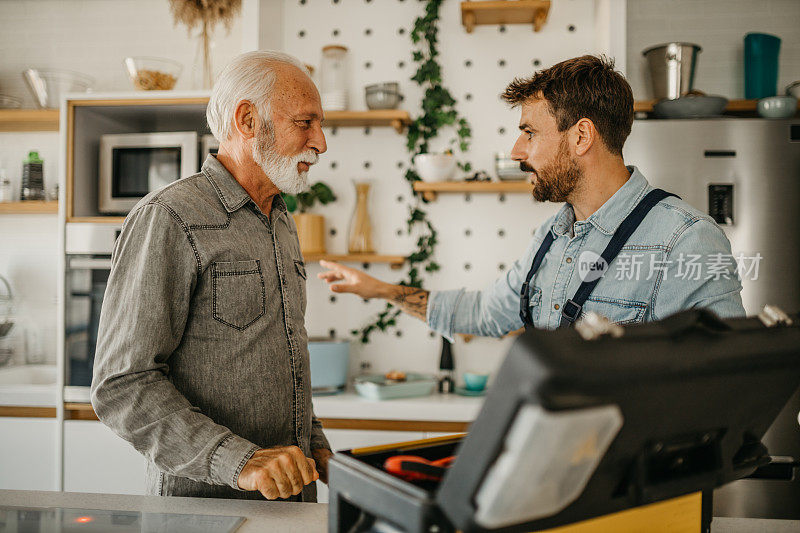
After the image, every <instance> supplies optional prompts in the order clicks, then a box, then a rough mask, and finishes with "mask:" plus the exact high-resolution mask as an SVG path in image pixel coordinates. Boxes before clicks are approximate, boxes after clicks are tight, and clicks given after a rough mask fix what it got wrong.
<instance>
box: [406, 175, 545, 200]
mask: <svg viewBox="0 0 800 533" xmlns="http://www.w3.org/2000/svg"><path fill="white" fill-rule="evenodd" d="M414 191H416V192H421V193H422V197H423V198H425V199H426V200H428V201H433V200H436V197H437V196H438V195H439V194H453V193H461V194H513V193H528V194H529V193H530V192H531V184H530V182H529V181H527V180H521V181H439V182H431V181H416V182H414Z"/></svg>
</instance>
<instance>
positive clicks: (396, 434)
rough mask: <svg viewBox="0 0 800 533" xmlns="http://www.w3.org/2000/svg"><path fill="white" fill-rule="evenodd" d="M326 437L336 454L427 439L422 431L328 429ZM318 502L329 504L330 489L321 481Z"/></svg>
mask: <svg viewBox="0 0 800 533" xmlns="http://www.w3.org/2000/svg"><path fill="white" fill-rule="evenodd" d="M325 436H327V437H328V442H330V445H331V449H332V450H333V451H334V452H335V451H336V450H349V449H350V448H361V447H364V446H378V445H381V444H392V443H394V442H403V441H407V440H419V439H423V438H425V433H423V432H421V431H365V430H360V429H327V430H325ZM317 501H318V502H320V503H328V487H327V486H326V485H325V484H324V483H322V482H320V481H317Z"/></svg>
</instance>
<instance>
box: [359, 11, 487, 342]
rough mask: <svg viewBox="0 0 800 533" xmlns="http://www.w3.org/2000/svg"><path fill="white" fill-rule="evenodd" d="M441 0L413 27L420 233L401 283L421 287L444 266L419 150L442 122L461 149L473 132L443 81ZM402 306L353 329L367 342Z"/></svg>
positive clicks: (411, 141) (409, 176) (393, 321)
mask: <svg viewBox="0 0 800 533" xmlns="http://www.w3.org/2000/svg"><path fill="white" fill-rule="evenodd" d="M442 1H443V0H426V2H425V14H424V15H422V16H421V17H418V18H417V19H416V20H415V21H414V28H413V30H412V31H411V42H412V43H413V44H414V52H413V59H414V62H415V63H416V64H417V70H416V72H415V74H414V76H413V77H412V78H411V80H412V81H414V82H416V83H417V84H418V85H419V86H420V87H422V88H423V89H424V91H425V92H424V96H423V98H422V102H421V103H422V106H421V107H422V114H421V115H419V116H418V117H416V118H415V119H414V121H413V122H412V123H411V124H410V125H409V127H408V132H407V134H406V148H407V149H408V152H409V154H410V156H411V161H412V164H411V165H410V166H409V168H408V170H407V171H406V173H405V179H406V181H407V182H408V185H409V187H411V193H412V196H413V197H414V198H415V199H416V200H417V201H416V202H415V203H414V204H412V205H410V206H409V217H408V220H407V221H406V229H407V231H408V233H409V234H411V232H412V231H414V230H418V231H419V237H418V238H417V248H416V250H415V251H414V252H412V253H411V254H410V255H409V256H408V257H407V258H406V259H407V261H408V265H409V269H408V275H407V277H406V279H404V280H402V281H400V282H399V284H400V285H405V286H408V287H417V288H422V277H421V276H420V274H421V271H422V270H424V271H425V272H436V271H437V270H439V268H440V266H439V264H438V263H437V262H436V261H435V260H434V258H433V255H434V252H435V250H436V245H437V244H438V243H439V241H438V234H437V232H436V229H435V228H434V227H433V224H431V221H430V219H429V218H428V214H427V212H426V211H423V210H422V209H420V202H422V204H423V205H424V204H425V203H427V200H425V199H424V198H423V197H422V195H421V194H420V193H418V192H416V191H414V189H413V186H414V182H415V181H420V179H421V178H420V177H419V175H418V174H417V172H416V170H414V167H413V160H414V156H416V155H417V154H423V153H427V152H428V149H429V144H428V143H429V141H431V140H432V139H434V138H436V137H437V136H438V135H439V132H440V129H442V128H446V127H451V128H453V129H455V137H454V138H453V139H452V140H451V141H450V144H451V146H452V145H455V144H457V146H458V149H460V150H461V152H466V151H467V150H468V149H469V142H470V139H471V137H472V131H471V129H470V126H469V123H468V122H467V120H466V119H465V118H463V117H459V115H458V111H456V108H455V105H456V100H455V98H453V96H452V95H451V94H450V91H448V90H447V89H446V88H445V87H444V86H443V85H442V68H441V66H440V65H439V62H438V61H437V58H438V56H439V50H438V49H437V45H438V34H439V26H438V22H439V8H440V7H441V5H442ZM458 167H459V168H460V169H461V170H462V171H463V172H469V171H471V170H472V168H471V165H470V164H469V163H462V162H459V163H458ZM400 312H401V311H400V309H398V308H396V307H395V306H393V305H392V304H390V303H387V304H386V307H385V308H384V309H383V311H381V312H380V313H378V314H377V315H376V317H375V318H374V320H373V321H372V322H370V323H369V324H367V325H365V326H364V327H362V328H361V329H360V330H358V329H356V330H353V331H352V334H353V335H358V336H359V337H360V340H361V342H362V343H367V342H369V338H370V335H372V334H373V333H376V332H378V331H381V332H383V331H386V330H388V329H389V328H392V327H394V326H396V325H397V316H398V315H399V314H400Z"/></svg>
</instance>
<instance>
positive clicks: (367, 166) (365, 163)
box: [364, 161, 372, 168]
mask: <svg viewBox="0 0 800 533" xmlns="http://www.w3.org/2000/svg"><path fill="white" fill-rule="evenodd" d="M371 166H372V163H370V162H369V161H364V168H369V167H371Z"/></svg>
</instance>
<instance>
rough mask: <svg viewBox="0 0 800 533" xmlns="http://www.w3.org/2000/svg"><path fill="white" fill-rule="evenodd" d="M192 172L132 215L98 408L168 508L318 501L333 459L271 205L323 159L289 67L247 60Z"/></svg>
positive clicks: (305, 95)
mask: <svg viewBox="0 0 800 533" xmlns="http://www.w3.org/2000/svg"><path fill="white" fill-rule="evenodd" d="M206 114H207V119H208V124H209V126H210V128H211V131H212V133H213V134H214V136H215V137H216V138H217V139H218V140H219V142H220V148H219V154H218V155H217V157H216V158H215V157H213V156H209V157H208V159H206V161H205V163H203V167H202V170H201V172H200V173H198V174H195V175H193V176H189V177H186V178H184V179H181V180H179V181H177V182H175V183H173V184H171V185H169V186H167V187H164V188H163V189H161V190H158V191H155V192H153V193H151V194H149V195H148V196H146V197H145V198H144V199H143V200H142V201H141V202H139V203H138V205H137V206H136V207H135V208H134V209H133V210H132V211H131V212H130V214H129V215H128V217H127V219H126V220H125V223H124V225H123V228H122V233H121V234H120V237H119V239H118V240H117V244H116V246H115V249H114V254H113V257H112V267H111V275H110V277H109V279H108V287H107V289H106V294H105V299H104V301H103V310H102V316H101V319H100V330H99V333H98V342H97V356H96V360H95V367H94V380H93V382H92V405H93V406H94V409H95V411H96V412H97V415H98V417H99V418H100V420H102V421H103V422H104V423H105V424H106V425H108V426H109V427H110V428H111V429H112V430H114V431H115V432H116V433H117V434H118V435H119V436H121V437H122V438H124V439H125V440H127V441H128V442H130V443H131V444H132V445H133V446H134V447H135V448H136V449H137V450H138V451H139V452H141V453H142V454H143V455H145V457H147V459H148V467H147V489H148V492H149V493H151V494H159V495H164V496H198V497H219V498H245V499H258V498H262V496H263V497H264V498H268V499H277V498H281V499H290V500H293V501H299V500H302V501H315V500H316V490H315V485H314V481H315V480H316V479H318V478H321V479H322V480H323V481H326V467H327V461H328V457H329V456H330V455H331V452H330V447H329V445H328V442H327V440H326V439H325V436H324V435H323V432H322V426H321V424H320V423H319V421H318V420H317V419H316V418H315V416H314V414H313V412H312V406H311V390H310V382H309V363H308V349H307V340H308V339H307V335H306V330H305V325H304V314H305V306H306V289H305V285H306V271H305V266H304V264H303V257H302V255H301V254H300V247H299V244H298V241H297V230H296V228H295V226H294V223H293V221H292V217H291V216H289V215H288V214H287V211H286V206H285V205H284V203H283V201H282V199H281V197H280V194H279V193H280V192H287V193H298V192H301V191H303V190H304V189H305V188H306V187H307V184H306V174H307V171H308V169H309V167H310V166H311V165H313V164H314V163H316V162H317V157H318V155H319V154H321V153H323V152H325V150H326V144H325V136H324V135H323V133H322V128H321V121H322V108H321V105H320V98H319V94H318V92H317V89H316V87H315V86H314V83H313V82H312V81H311V79H310V78H309V77H308V75H307V72H306V69H305V67H304V66H303V64H302V63H300V62H299V61H298V60H297V59H295V58H293V57H291V56H288V55H286V54H281V53H276V52H250V53H247V54H243V55H241V56H239V57H237V58H236V59H234V60H233V62H232V63H231V64H230V65H228V66H227V68H226V69H225V70H224V71H223V72H222V73H221V74H220V76H219V81H218V82H217V83H216V85H215V86H214V89H213V93H212V95H211V100H210V101H209V104H208V108H207V111H206Z"/></svg>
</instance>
